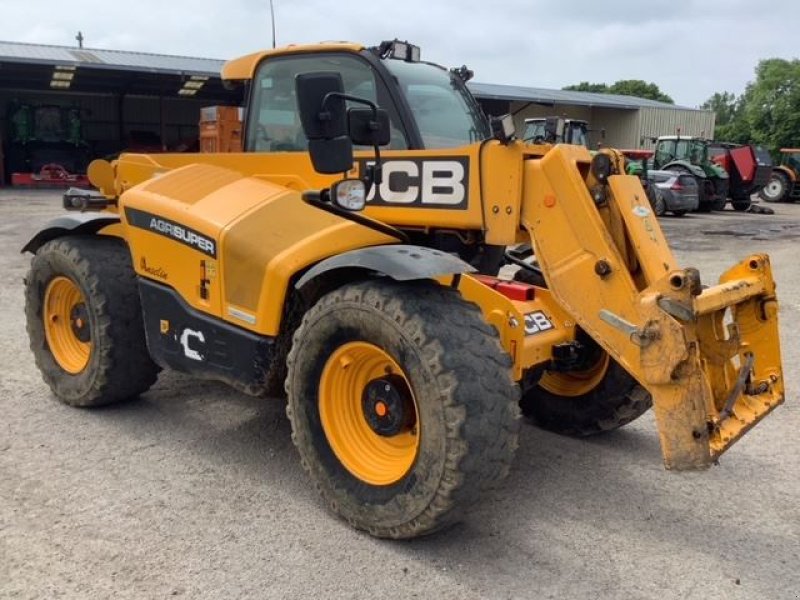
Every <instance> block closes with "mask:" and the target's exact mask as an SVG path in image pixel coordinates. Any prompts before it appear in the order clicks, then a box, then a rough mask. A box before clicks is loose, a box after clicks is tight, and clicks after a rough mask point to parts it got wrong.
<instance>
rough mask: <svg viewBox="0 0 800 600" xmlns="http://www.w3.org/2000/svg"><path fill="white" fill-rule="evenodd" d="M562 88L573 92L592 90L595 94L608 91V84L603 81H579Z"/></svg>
mask: <svg viewBox="0 0 800 600" xmlns="http://www.w3.org/2000/svg"><path fill="white" fill-rule="evenodd" d="M563 89H565V90H570V91H573V92H594V93H595V94H607V93H608V85H606V84H605V83H589V82H588V81H581V82H580V83H576V84H575V85H568V86H566V87H565V88H563Z"/></svg>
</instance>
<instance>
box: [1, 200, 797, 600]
mask: <svg viewBox="0 0 800 600" xmlns="http://www.w3.org/2000/svg"><path fill="white" fill-rule="evenodd" d="M775 208H776V211H777V214H776V215H774V216H763V215H748V214H744V215H742V214H738V213H733V212H732V211H726V212H725V213H723V214H713V215H688V216H686V217H683V218H669V217H667V218H665V219H664V220H663V221H662V223H663V226H664V228H665V230H666V231H667V233H668V236H669V237H670V239H671V242H672V243H673V245H674V248H675V250H676V253H677V254H678V256H679V259H680V260H681V262H682V264H686V265H692V266H696V267H698V268H700V269H701V272H702V273H703V275H704V280H705V281H706V282H712V281H713V279H714V278H716V276H718V275H719V273H720V272H721V271H722V270H723V268H724V267H725V266H726V265H728V264H731V263H732V262H734V260H738V259H739V258H741V257H743V256H744V255H746V254H747V253H748V252H752V251H767V252H769V253H770V254H771V256H772V260H773V265H774V270H775V275H776V279H777V280H778V282H779V286H780V287H779V298H780V300H781V309H780V315H781V319H782V324H781V332H782V337H783V340H782V341H783V353H784V354H783V356H784V367H785V373H786V378H787V387H788V389H789V402H788V404H786V405H784V406H783V407H781V408H780V409H778V410H777V411H776V412H775V413H773V415H772V416H771V417H769V418H768V419H767V420H766V421H765V422H764V423H762V424H761V425H760V426H759V427H757V428H756V429H755V430H753V432H751V433H750V434H749V435H747V436H746V437H745V438H744V440H742V441H741V442H739V443H738V444H737V445H736V446H735V447H734V448H733V449H732V450H731V451H730V452H729V453H728V454H727V455H726V456H724V457H723V459H722V461H721V464H720V466H718V467H715V468H712V469H711V470H709V471H707V472H703V473H669V472H667V471H665V470H664V469H663V468H662V466H661V458H660V453H659V446H658V440H657V437H656V434H655V426H654V422H653V418H652V415H650V414H648V415H646V416H645V417H643V418H642V419H640V420H639V421H637V422H635V423H633V424H632V425H630V426H628V427H626V428H624V429H622V430H620V431H617V432H614V433H611V434H609V435H606V436H603V437H598V438H594V439H590V440H583V441H578V440H572V439H567V438H562V437H558V436H555V435H552V434H549V433H547V432H544V431H540V430H538V429H536V428H534V427H532V426H524V427H523V432H522V436H521V447H520V451H519V453H518V456H517V459H516V462H515V465H514V468H513V470H512V473H511V476H510V478H509V480H508V481H507V483H506V485H505V486H504V488H503V490H502V492H500V493H497V494H495V495H494V496H493V497H489V498H486V500H485V501H484V502H483V503H482V504H481V505H480V506H479V507H478V508H477V509H476V510H475V511H473V513H472V514H471V517H470V518H469V519H468V520H467V521H466V522H465V523H463V524H461V525H458V526H456V527H455V528H453V529H451V530H449V531H447V532H445V533H443V534H440V535H437V536H434V537H432V538H429V539H423V540H417V541H412V542H402V543H398V542H388V541H379V540H375V539H372V538H370V537H369V536H367V535H364V534H361V533H358V532H355V531H353V530H352V529H350V528H349V527H348V526H347V525H345V524H344V523H342V522H340V521H339V520H337V519H336V518H334V517H332V516H331V515H330V514H329V513H328V512H327V511H326V510H325V508H324V507H323V505H322V503H321V501H320V500H319V499H318V497H317V495H316V493H315V492H314V491H313V489H312V486H311V485H310V482H309V480H308V479H307V478H306V476H305V474H304V473H303V472H302V471H301V469H300V467H299V464H298V463H299V461H298V460H297V456H296V453H295V450H294V448H293V446H292V444H291V440H290V438H289V424H288V422H287V420H286V418H285V416H284V410H283V409H284V407H283V403H282V402H281V401H272V400H267V401H265V400H257V399H253V398H249V397H246V396H243V395H241V394H239V393H237V392H234V391H232V390H230V389H228V388H226V387H225V386H223V385H217V384H209V383H197V382H193V381H191V380H188V379H186V378H183V377H181V376H178V375H175V374H164V375H162V377H161V379H160V380H159V382H158V384H157V385H156V386H155V387H154V388H153V389H152V390H151V391H150V392H148V393H147V394H145V395H144V396H143V397H142V398H141V399H140V400H138V401H135V402H131V403H128V404H125V405H122V406H117V407H113V408H108V409H103V410H94V411H87V410H76V409H71V408H68V407H66V406H62V405H61V404H59V403H58V402H57V401H55V400H54V399H53V397H52V395H51V394H50V392H49V390H48V389H47V388H46V386H45V385H44V384H43V383H42V381H41V379H40V377H39V374H38V372H37V371H36V369H35V367H34V364H33V359H32V356H31V354H30V352H29V350H28V342H27V336H26V334H25V325H24V317H23V294H22V278H23V276H24V274H25V272H26V270H27V267H28V262H29V259H28V257H26V256H22V255H20V254H19V249H20V247H21V246H22V245H23V244H24V242H25V241H26V240H27V239H28V237H29V236H30V235H32V233H33V232H34V231H35V230H36V229H37V227H39V226H41V225H42V224H43V223H45V221H46V220H47V219H48V218H50V217H52V216H54V215H57V214H58V213H59V212H60V211H59V196H58V194H57V193H53V192H48V193H42V192H38V193H19V192H17V193H11V192H8V191H5V192H0V283H1V284H2V285H0V306H2V308H3V317H2V323H0V357H2V359H1V360H2V369H0V411H2V423H0V597H3V598H82V599H83V598H164V597H174V596H178V597H180V596H183V597H187V598H302V597H316V598H382V597H393V598H415V597H416V598H437V599H445V598H457V599H459V600H464V599H469V598H541V599H544V598H569V599H573V598H626V599H628V598H658V599H659V600H664V599H667V598H726V599H728V598H730V599H738V598H765V599H770V600H775V599H781V600H782V599H792V600H796V599H798V598H800V568H798V567H800V506H799V505H798V497H800V477H798V475H800V469H799V468H798V467H800V459H799V458H798V457H800V436H798V435H797V432H798V431H799V430H800V413H798V409H797V405H796V404H795V403H794V402H793V399H794V390H796V389H798V366H800V354H799V351H798V344H797V342H796V340H795V339H793V338H792V336H791V332H792V331H794V330H795V328H796V327H798V326H800V301H798V300H797V299H798V298H800V289H799V288H800V261H798V258H797V257H798V244H800V241H799V240H798V238H800V205H797V206H795V205H779V206H777V207H775Z"/></svg>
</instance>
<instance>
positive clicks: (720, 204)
mask: <svg viewBox="0 0 800 600" xmlns="http://www.w3.org/2000/svg"><path fill="white" fill-rule="evenodd" d="M727 204H728V201H727V200H725V199H722V198H717V199H716V200H714V201H713V202H712V203H711V210H718V211H721V210H725V206H726V205H727Z"/></svg>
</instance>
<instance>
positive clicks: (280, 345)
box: [256, 297, 303, 398]
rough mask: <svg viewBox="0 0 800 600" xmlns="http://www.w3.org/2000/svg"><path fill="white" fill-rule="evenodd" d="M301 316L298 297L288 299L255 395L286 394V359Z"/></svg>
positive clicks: (301, 310) (300, 303)
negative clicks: (279, 329)
mask: <svg viewBox="0 0 800 600" xmlns="http://www.w3.org/2000/svg"><path fill="white" fill-rule="evenodd" d="M302 318H303V303H302V301H301V300H300V298H299V297H294V298H291V299H290V300H289V306H288V310H287V311H286V314H284V317H283V324H282V325H281V331H280V333H278V336H277V337H276V338H275V344H274V345H273V354H272V362H271V363H270V365H269V368H268V369H267V374H266V376H265V378H264V386H263V391H262V390H259V393H258V394H256V395H259V396H262V395H263V396H269V397H270V398H284V397H285V396H286V375H287V373H288V367H287V362H286V361H287V359H288V357H289V351H290V350H291V348H292V337H293V336H294V332H295V331H296V330H297V326H298V325H300V320H301V319H302Z"/></svg>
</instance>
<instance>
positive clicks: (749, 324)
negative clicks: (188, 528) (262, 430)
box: [25, 42, 784, 537]
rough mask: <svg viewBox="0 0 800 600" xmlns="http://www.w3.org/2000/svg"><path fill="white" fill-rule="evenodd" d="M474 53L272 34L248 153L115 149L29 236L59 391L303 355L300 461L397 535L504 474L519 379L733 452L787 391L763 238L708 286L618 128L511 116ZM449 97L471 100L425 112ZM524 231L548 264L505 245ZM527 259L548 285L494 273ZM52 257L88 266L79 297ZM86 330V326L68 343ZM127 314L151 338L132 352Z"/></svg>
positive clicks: (239, 378) (298, 371) (564, 402)
mask: <svg viewBox="0 0 800 600" xmlns="http://www.w3.org/2000/svg"><path fill="white" fill-rule="evenodd" d="M465 73H467V70H466V69H461V70H455V71H451V72H448V71H446V70H444V69H441V68H440V67H437V66H435V65H432V64H429V63H422V62H420V61H419V52H418V49H415V48H414V47H413V46H410V45H408V44H405V43H399V42H387V43H383V44H381V45H380V46H378V47H376V48H364V47H362V46H359V45H357V44H320V45H309V46H293V47H289V48H283V49H278V50H272V51H267V52H263V53H258V54H254V55H250V56H247V57H244V58H242V59H238V60H235V61H232V62H230V63H228V64H227V65H226V66H225V68H224V70H223V77H225V78H226V79H228V80H233V81H246V82H248V83H249V84H250V89H251V98H250V105H251V110H249V111H248V118H249V119H250V122H249V123H247V125H246V127H245V131H246V136H245V150H246V151H245V152H244V153H235V154H199V155H177V154H174V155H170V154H163V155H153V156H149V155H123V156H122V157H120V159H119V160H117V161H115V162H114V163H105V162H102V161H100V162H95V163H93V164H92V166H91V168H90V172H89V176H90V178H91V180H92V182H93V183H94V185H95V186H96V187H97V189H98V190H99V193H98V194H87V193H83V192H79V191H76V192H74V193H69V194H68V195H67V196H66V197H65V205H66V206H67V207H68V208H71V209H76V208H77V209H79V210H83V211H84V212H81V213H75V212H72V213H69V214H70V215H72V216H74V217H75V219H74V220H73V221H72V222H70V220H69V218H67V219H64V218H62V220H61V221H60V222H59V223H58V224H54V225H53V226H52V227H50V228H47V229H45V230H43V231H41V232H39V234H37V236H36V237H35V238H34V239H32V240H31V242H30V243H29V244H28V245H27V246H26V248H25V249H26V250H29V251H32V252H35V253H36V257H35V258H34V263H33V267H32V272H31V274H30V275H29V278H28V288H27V290H28V291H27V293H28V308H27V310H28V322H29V332H30V333H31V339H32V348H33V349H34V353H35V354H36V356H37V363H38V364H39V366H40V368H41V370H42V372H43V374H44V377H45V379H46V380H47V381H48V383H49V384H50V385H51V387H52V388H53V389H54V391H55V393H56V395H58V396H59V397H60V398H61V399H62V400H64V401H65V402H68V403H70V404H78V405H96V404H102V403H108V402H113V401H116V400H118V399H121V398H124V397H128V396H131V395H135V394H137V393H141V392H142V391H144V390H145V389H147V387H149V385H150V383H152V381H154V379H155V375H156V373H157V371H158V368H159V367H170V368H175V369H179V370H182V371H185V372H188V373H191V374H194V375H196V376H198V377H204V378H214V379H221V380H223V381H227V382H229V383H231V384H232V385H234V386H236V387H237V388H239V389H242V390H244V391H246V392H249V393H254V394H263V393H266V391H267V390H270V391H274V389H275V384H277V386H278V387H280V386H282V385H283V382H284V380H285V382H286V390H287V393H288V397H289V398H288V399H289V407H288V413H289V417H290V420H291V421H292V428H293V439H294V441H295V444H296V445H297V446H298V449H299V451H300V454H301V458H302V460H303V464H304V467H305V468H306V469H307V470H308V471H309V473H310V474H311V475H312V477H313V478H314V479H315V481H316V482H317V486H318V488H319V489H320V491H321V492H322V494H323V496H324V497H325V498H326V499H327V501H328V502H329V504H330V505H331V507H332V508H333V510H334V511H335V512H336V513H338V514H339V515H341V516H342V517H344V518H345V519H346V520H348V521H349V522H350V523H351V524H353V525H354V526H356V527H359V528H361V529H365V530H367V531H369V532H371V533H372V534H374V535H378V536H383V537H413V536H415V535H421V534H425V533H430V532H432V531H435V530H437V529H439V528H441V527H443V526H444V525H446V524H447V523H449V522H452V520H454V519H455V518H458V516H459V515H460V513H461V510H462V509H463V508H465V507H467V506H468V505H470V504H471V503H473V502H474V501H475V499H476V498H477V497H478V495H479V494H480V493H482V492H483V491H485V490H487V489H491V488H493V487H495V485H496V484H497V483H498V482H499V481H500V480H502V478H503V476H504V475H505V473H506V472H507V470H508V465H509V463H510V460H511V457H512V456H513V452H514V449H515V447H516V439H517V431H518V421H517V411H518V408H517V405H518V403H519V406H520V407H521V408H522V411H523V413H525V414H526V415H528V416H530V417H531V418H532V419H534V420H535V421H536V422H537V423H539V424H540V425H542V426H544V427H548V428H550V429H553V430H555V431H560V432H564V433H573V434H579V435H586V434H590V433H596V432H600V431H604V430H608V429H613V428H616V427H619V426H622V425H624V424H625V423H627V422H630V421H631V420H633V419H635V418H636V417H638V416H639V415H640V414H642V413H643V412H644V411H645V410H646V409H647V408H648V407H649V406H650V402H651V399H652V406H653V408H654V411H655V416H656V422H657V426H658V434H659V437H660V441H661V448H662V452H663V457H664V462H665V465H666V466H667V467H668V468H672V469H690V468H703V467H706V466H708V465H709V464H710V463H711V462H713V461H715V460H716V459H717V458H718V457H719V456H720V455H721V454H722V453H723V452H724V451H725V450H727V449H728V448H729V447H730V446H731V445H732V444H733V443H734V442H735V441H736V440H738V439H739V438H740V437H741V436H742V435H744V434H745V433H746V432H747V431H748V430H749V429H750V428H751V427H753V426H754V425H755V424H756V423H757V422H758V421H760V420H761V419H762V418H763V417H764V416H766V415H767V414H768V413H769V412H770V411H772V410H773V409H774V408H775V407H777V406H778V405H779V404H781V402H782V401H783V397H784V388H783V376H782V371H781V368H782V367H781V358H780V349H779V342H778V318H777V300H776V296H775V284H774V282H773V279H772V272H771V268H770V263H769V259H768V257H767V256H766V255H761V254H755V255H752V256H749V257H747V258H745V259H744V260H743V261H741V262H740V263H739V264H738V265H736V266H734V267H733V268H731V269H729V270H728V271H726V272H725V273H724V274H723V275H722V277H721V278H720V281H719V283H718V284H717V285H714V286H711V287H706V286H704V285H702V284H701V280H700V276H699V274H698V272H697V271H696V270H695V269H691V268H681V267H679V266H678V265H677V262H676V260H675V258H674V257H673V255H672V253H671V251H670V249H669V247H668V244H667V242H666V240H665V238H664V235H663V233H662V231H661V229H660V227H659V224H658V221H657V220H656V218H655V216H654V215H653V213H652V211H651V210H650V208H649V202H648V200H647V197H646V196H645V193H644V191H643V189H642V187H641V184H640V182H639V180H638V179H637V178H636V177H633V176H628V175H625V170H624V159H623V157H622V155H621V154H620V153H619V152H617V151H615V150H611V149H603V150H602V151H600V152H599V153H598V154H596V155H595V156H592V155H591V154H590V153H589V151H588V150H587V149H586V148H583V147H579V146H571V145H555V146H553V145H549V144H542V145H531V144H525V143H523V142H521V141H518V140H516V139H514V137H513V135H512V132H511V131H510V130H509V129H508V127H507V125H508V123H507V122H506V123H503V122H501V121H496V122H494V123H493V127H492V128H491V129H490V128H489V126H488V124H487V123H486V122H485V121H483V120H482V117H480V115H479V111H478V110H477V109H476V105H475V104H474V100H473V99H472V98H471V96H469V93H468V92H467V91H466V87H465V86H464V81H463V79H464V78H465ZM281 78H285V79H286V80H287V81H290V82H291V84H292V85H290V86H285V87H281V85H282V83H281ZM447 103H450V104H447ZM376 104H379V105H380V107H378V106H376ZM364 105H365V106H366V108H362V106H364ZM443 106H449V109H448V110H455V107H459V106H460V107H461V110H462V112H463V114H462V115H461V117H460V118H462V119H463V123H462V125H464V123H466V125H464V126H463V127H462V129H459V125H457V124H456V125H453V123H455V121H452V122H451V121H449V120H447V119H444V118H443V115H440V117H442V118H439V119H438V120H430V119H429V118H428V115H430V114H434V115H435V114H436V113H435V112H433V113H431V111H435V110H437V109H438V110H441V107H443ZM278 113H280V114H278ZM448 114H451V113H448ZM276 115H277V116H276ZM270 119H273V121H270ZM294 122H297V123H298V124H300V123H302V132H303V135H302V140H300V139H299V138H298V137H297V136H296V135H288V134H287V130H288V129H289V125H291V124H292V123H294ZM450 125H452V128H451V130H445V128H446V126H450ZM504 125H505V126H504ZM272 126H275V127H274V128H273V129H274V130H273V131H272V132H270V133H266V132H267V130H268V129H269V128H270V127H272ZM456 130H458V131H461V133H460V134H459V133H454V131H456ZM276 132H277V133H276ZM459 135H462V137H458V136H459ZM279 136H283V137H280V140H282V141H280V142H277V141H276V140H278V139H279ZM448 136H450V137H448ZM398 140H402V143H398V144H396V142H397V141H398ZM455 142H459V143H455ZM290 144H296V146H290ZM352 144H355V145H356V148H357V150H356V152H355V154H354V153H353V150H352ZM387 144H388V146H389V147H388V148H384V149H381V150H380V151H378V148H379V146H385V145H387ZM398 145H399V146H402V148H401V147H397V146H398ZM371 146H374V149H373V150H368V149H363V148H364V147H366V148H369V147H371ZM342 173H345V176H344V179H342ZM365 205H366V206H365ZM361 209H364V212H363V213H360V212H359V211H360V210H361ZM92 240H96V242H97V243H96V244H95V245H92ZM521 243H526V244H530V246H531V248H532V253H533V256H534V257H535V263H534V262H531V261H528V262H527V263H524V261H520V260H518V259H515V258H514V257H513V256H512V255H510V254H509V253H505V255H504V253H503V249H504V248H505V247H510V246H513V245H515V244H521ZM100 247H102V250H103V251H104V252H107V253H111V254H113V256H114V257H115V258H114V260H115V261H117V263H118V264H117V263H115V265H116V266H114V270H113V271H109V269H110V267H109V266H108V265H106V264H102V261H100V262H97V259H96V258H93V257H95V256H96V255H97V253H98V252H99V250H98V248H100ZM126 261H127V262H126ZM509 262H510V263H512V264H519V263H521V262H522V263H524V264H523V265H522V266H523V269H527V270H528V271H529V272H531V273H533V276H534V281H533V284H530V283H525V282H509V281H506V280H502V279H499V278H498V276H497V272H498V269H499V267H501V266H502V265H503V264H505V263H509ZM126 265H127V266H126ZM476 271H477V272H476ZM123 272H124V273H123ZM123 275H124V276H123ZM58 277H60V278H61V279H60V280H59V281H63V280H68V281H73V282H74V283H75V287H76V289H75V290H72V292H71V295H66V296H64V297H63V298H61V299H60V300H59V299H58V298H54V297H55V295H56V294H55V293H54V292H53V290H52V289H51V282H52V281H53V280H54V278H58ZM113 277H118V279H119V280H118V282H117V283H118V285H117V284H115V285H116V287H114V285H111V283H104V282H108V281H110V279H109V278H113ZM115 281H116V280H115ZM48 290H49V291H48ZM126 290H127V291H126ZM56 291H58V290H56ZM123 291H124V292H125V293H126V294H127V296H126V298H128V300H126V301H125V302H119V303H118V305H117V306H113V307H112V308H108V307H109V304H108V303H107V302H105V301H106V300H108V299H109V298H110V297H112V296H114V295H115V294H117V295H118V294H122V293H123ZM111 304H112V305H113V303H111ZM112 309H113V310H119V311H128V312H127V313H125V314H126V317H125V318H127V319H128V322H130V323H133V324H134V325H132V326H131V327H133V329H135V331H132V332H131V331H123V330H121V329H120V330H119V331H117V330H115V329H114V327H117V329H119V328H120V327H121V326H119V325H115V324H114V323H119V322H120V319H118V318H115V315H111V314H106V312H104V311H105V310H112ZM134 314H135V315H136V319H138V321H137V320H136V319H134V318H133V316H131V315H134ZM78 320H80V323H81V324H82V323H84V321H87V322H88V324H89V327H90V330H89V331H88V332H87V331H85V330H84V329H82V327H83V325H81V327H78ZM136 323H139V325H138V326H135V325H136ZM43 324H48V326H47V327H45V326H44V325H43ZM48 332H50V333H48ZM70 332H71V333H72V335H73V336H75V339H76V340H77V342H75V344H78V343H80V344H83V345H82V346H81V345H79V344H78V345H75V344H73V345H72V346H70V345H64V344H63V343H62V344H61V345H57V346H55V347H54V346H53V345H52V344H48V341H50V340H55V339H59V340H65V339H66V340H67V341H69V334H70ZM115 336H117V337H115ZM119 339H128V340H130V339H134V342H133V343H132V347H133V348H134V349H135V350H136V352H138V354H136V352H134V354H136V356H135V361H136V365H133V366H130V368H127V370H125V371H124V372H121V373H118V372H117V371H115V370H114V369H115V368H116V367H114V364H115V363H114V360H113V359H114V357H115V356H116V355H115V354H114V353H115V352H116V350H115V348H116V346H115V345H114V344H115V343H118V340H119ZM76 348H77V349H81V350H86V349H87V348H88V350H86V352H85V353H83V354H81V355H80V356H81V357H83V358H82V360H83V361H84V362H83V363H82V365H83V368H82V370H81V369H79V367H81V365H77V364H76V363H75V360H77V359H75V355H74V352H71V353H70V352H68V350H70V349H72V350H75V349H76ZM69 357H72V359H73V360H72V361H71V362H70V361H68V360H67V358H69ZM66 367H69V368H66ZM76 369H77V370H78V372H77V374H76V373H75V371H76ZM134 376H135V377H134ZM133 379H135V380H136V381H137V382H139V383H137V384H131V383H130V382H131V381H133ZM109 382H111V383H109ZM520 390H521V395H522V397H521V400H520Z"/></svg>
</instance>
